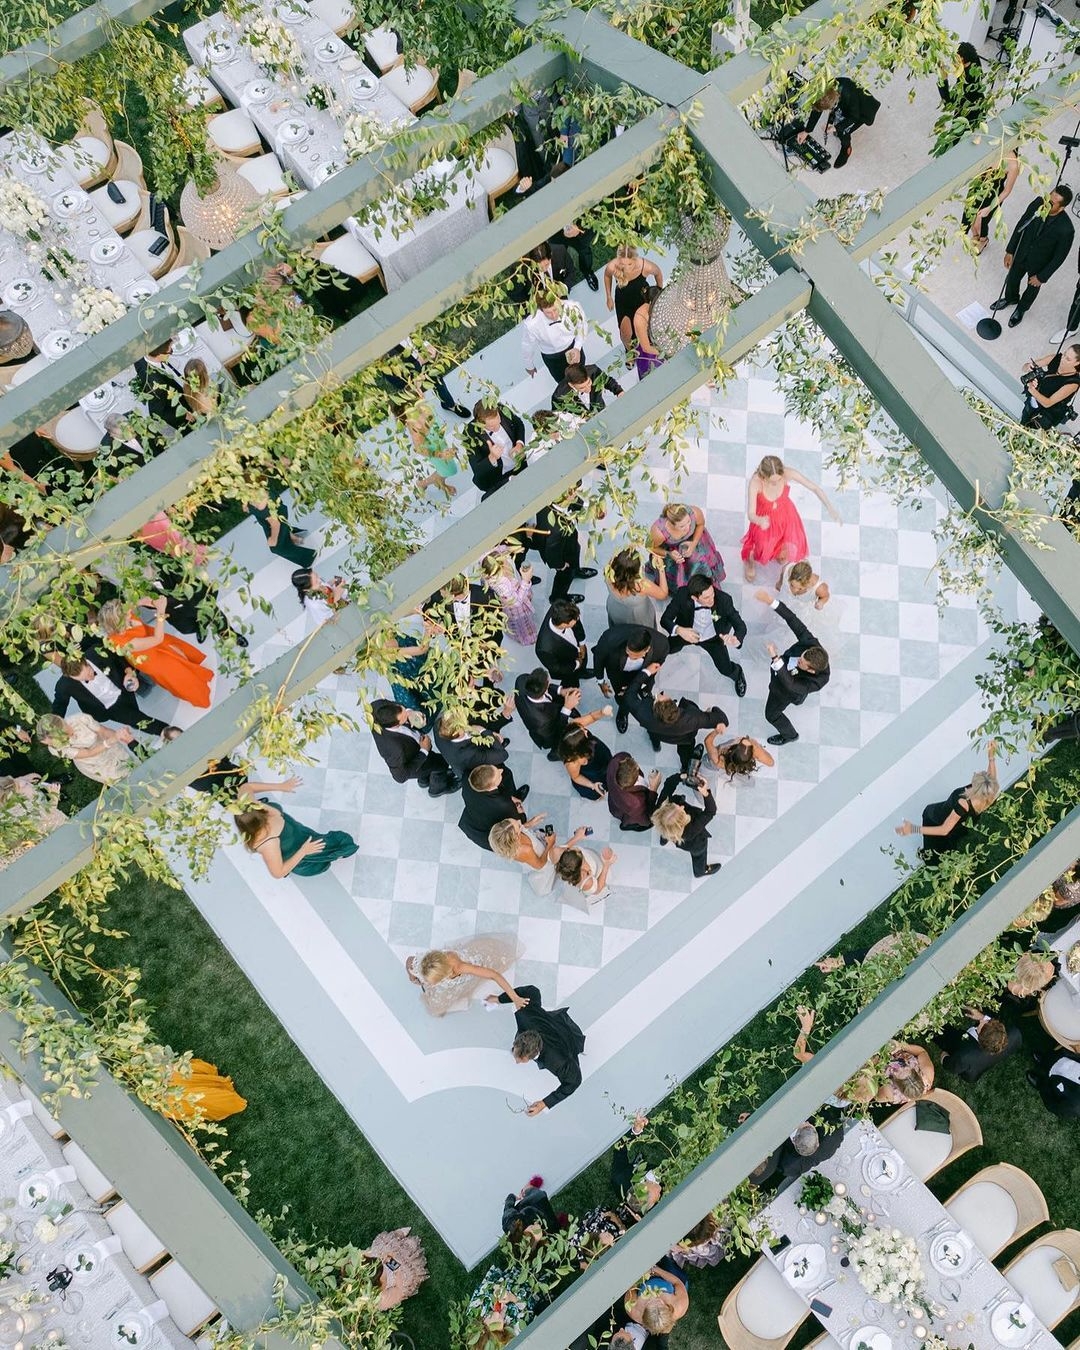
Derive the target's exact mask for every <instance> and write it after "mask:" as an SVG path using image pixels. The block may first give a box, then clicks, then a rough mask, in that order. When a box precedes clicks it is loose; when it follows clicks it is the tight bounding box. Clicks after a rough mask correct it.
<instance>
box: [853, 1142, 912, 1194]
mask: <svg viewBox="0 0 1080 1350" xmlns="http://www.w3.org/2000/svg"><path fill="white" fill-rule="evenodd" d="M862 1170H863V1179H864V1180H865V1181H866V1183H867V1185H868V1186H873V1188H874V1189H875V1190H878V1191H891V1190H894V1189H895V1188H896V1187H897V1186H899V1185H900V1183H901V1181H903V1179H904V1169H903V1167H902V1166H901V1163H900V1159H899V1158H898V1157H897V1155H896V1154H895V1153H893V1152H892V1151H891V1150H890V1149H884V1150H879V1151H878V1152H876V1153H870V1154H868V1155H867V1156H866V1157H865V1158H864V1159H863V1165H862Z"/></svg>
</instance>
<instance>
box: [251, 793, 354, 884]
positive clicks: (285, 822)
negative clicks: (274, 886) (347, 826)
mask: <svg viewBox="0 0 1080 1350" xmlns="http://www.w3.org/2000/svg"><path fill="white" fill-rule="evenodd" d="M236 828H237V830H238V831H239V832H240V838H241V839H242V840H243V842H244V847H245V848H246V849H247V851H248V852H249V853H257V854H258V855H259V856H260V857H261V858H262V860H263V862H264V863H265V864H266V870H267V871H268V872H269V873H270V875H271V876H272V877H277V878H278V879H279V880H280V879H282V878H284V877H287V876H289V875H292V874H294V875H296V876H298V877H315V876H318V875H319V874H320V873H322V872H326V871H329V869H330V866H331V864H332V863H335V862H337V860H338V859H339V858H350V857H352V855H353V854H354V853H355V852H356V851H357V849H358V848H359V847H360V846H359V844H357V842H356V840H355V839H353V837H352V835H349V834H346V833H345V831H344V830H330V832H329V833H328V834H320V833H319V832H318V830H313V829H311V828H310V827H309V826H307V825H301V823H300V822H299V821H298V820H294V819H293V817H292V816H290V815H289V814H288V813H287V812H285V811H283V810H282V809H281V807H280V806H278V805H277V803H276V802H272V801H271V800H270V799H269V797H260V798H259V800H258V801H257V802H252V803H251V805H250V806H248V807H247V808H246V809H245V810H243V811H238V812H237V814H236Z"/></svg>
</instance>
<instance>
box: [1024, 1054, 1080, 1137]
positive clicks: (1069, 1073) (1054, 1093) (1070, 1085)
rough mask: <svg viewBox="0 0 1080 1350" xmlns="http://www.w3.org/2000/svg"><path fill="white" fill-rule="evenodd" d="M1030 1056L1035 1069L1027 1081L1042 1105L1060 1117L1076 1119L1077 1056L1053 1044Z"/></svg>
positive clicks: (1079, 1113) (1079, 1094)
mask: <svg viewBox="0 0 1080 1350" xmlns="http://www.w3.org/2000/svg"><path fill="white" fill-rule="evenodd" d="M1032 1058H1033V1059H1034V1061H1035V1065H1036V1068H1035V1071H1034V1072H1032V1071H1030V1070H1029V1071H1028V1075H1027V1080H1028V1082H1029V1083H1030V1084H1031V1086H1032V1087H1033V1088H1037V1089H1038V1093H1039V1096H1040V1097H1041V1098H1042V1099H1043V1106H1045V1107H1046V1109H1047V1110H1048V1111H1050V1112H1052V1113H1053V1114H1054V1115H1055V1116H1057V1117H1059V1119H1061V1120H1078V1119H1080V1055H1078V1054H1076V1053H1075V1051H1072V1050H1064V1049H1061V1048H1059V1047H1058V1046H1054V1048H1053V1049H1052V1050H1047V1051H1046V1052H1045V1053H1040V1054H1036V1055H1033V1056H1032Z"/></svg>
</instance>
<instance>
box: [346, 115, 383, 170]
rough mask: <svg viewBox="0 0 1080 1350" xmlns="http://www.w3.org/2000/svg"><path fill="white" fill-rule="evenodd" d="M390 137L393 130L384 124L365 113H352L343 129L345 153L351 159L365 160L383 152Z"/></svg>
mask: <svg viewBox="0 0 1080 1350" xmlns="http://www.w3.org/2000/svg"><path fill="white" fill-rule="evenodd" d="M390 136H391V129H390V128H389V127H388V126H387V125H386V124H385V123H384V122H380V121H379V119H378V118H377V117H372V116H371V114H370V113H365V112H354V113H350V114H349V116H348V117H347V118H346V119H345V126H344V128H343V129H342V140H343V142H344V144H345V153H346V154H347V155H348V157H349V158H350V159H363V157H364V156H365V155H370V154H373V153H374V152H375V151H376V150H381V149H382V147H383V146H384V145H385V144H386V142H387V141H388V140H389V139H390Z"/></svg>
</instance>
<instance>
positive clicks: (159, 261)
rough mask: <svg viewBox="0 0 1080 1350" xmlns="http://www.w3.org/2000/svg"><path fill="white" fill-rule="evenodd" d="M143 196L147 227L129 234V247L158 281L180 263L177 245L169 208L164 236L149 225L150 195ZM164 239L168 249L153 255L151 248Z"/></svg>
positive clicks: (143, 266)
mask: <svg viewBox="0 0 1080 1350" xmlns="http://www.w3.org/2000/svg"><path fill="white" fill-rule="evenodd" d="M142 195H143V197H144V198H145V199H146V210H147V214H146V219H147V226H146V228H144V229H141V230H136V231H135V232H134V233H133V234H129V235H128V237H127V246H128V248H129V249H130V250H131V251H132V253H133V254H134V255H135V257H136V258H137V259H138V261H139V264H140V265H141V266H142V268H143V270H144V271H145V272H149V273H150V275H151V276H152V277H153V278H154V280H155V281H157V280H160V278H161V277H163V276H164V275H165V273H166V272H168V271H169V270H170V269H171V268H172V267H174V266H175V265H176V263H177V262H178V258H177V245H176V240H175V238H174V236H173V231H172V225H171V222H170V217H169V210H168V207H166V208H165V232H164V234H162V233H161V232H160V231H159V230H156V229H154V227H153V226H152V225H150V224H149V194H148V193H143V194H142ZM162 238H164V239H165V240H166V241H167V243H168V247H167V248H165V249H163V250H162V251H161V252H159V253H151V252H150V250H151V248H154V247H156V246H157V243H158V240H160V239H162Z"/></svg>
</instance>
